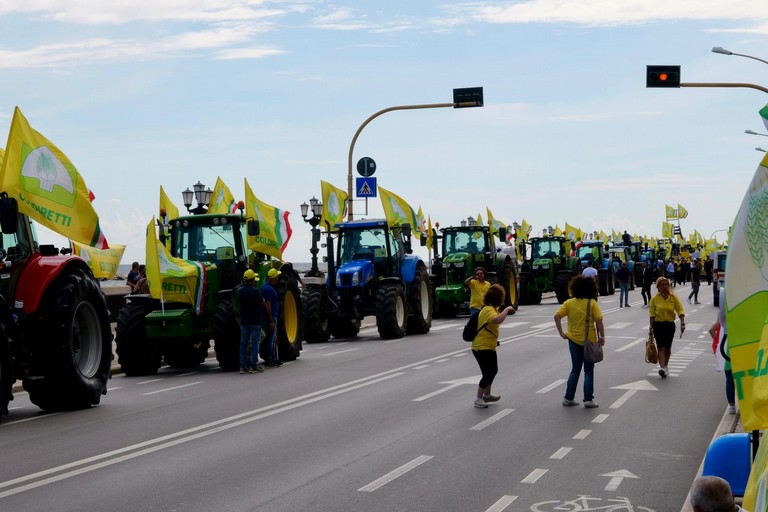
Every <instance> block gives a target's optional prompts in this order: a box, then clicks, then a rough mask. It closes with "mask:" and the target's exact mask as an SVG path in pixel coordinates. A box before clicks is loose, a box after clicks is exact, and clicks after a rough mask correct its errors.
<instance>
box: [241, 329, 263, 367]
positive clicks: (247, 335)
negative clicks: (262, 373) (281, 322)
mask: <svg viewBox="0 0 768 512" xmlns="http://www.w3.org/2000/svg"><path fill="white" fill-rule="evenodd" d="M260 339H261V325H242V326H240V368H256V364H257V363H258V362H259V340H260ZM248 343H252V346H251V364H250V365H248V361H246V355H247V353H248Z"/></svg>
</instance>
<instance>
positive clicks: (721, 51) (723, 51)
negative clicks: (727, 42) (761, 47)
mask: <svg viewBox="0 0 768 512" xmlns="http://www.w3.org/2000/svg"><path fill="white" fill-rule="evenodd" d="M712 53H719V54H721V55H736V56H738V57H746V58H748V59H753V60H759V61H760V62H762V63H763V64H768V61H766V60H763V59H758V58H757V57H753V56H751V55H744V54H743V53H734V52H732V51H730V50H726V49H725V48H723V47H722V46H715V47H714V48H712Z"/></svg>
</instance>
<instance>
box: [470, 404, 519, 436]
mask: <svg viewBox="0 0 768 512" xmlns="http://www.w3.org/2000/svg"><path fill="white" fill-rule="evenodd" d="M513 411H514V409H504V410H502V411H501V412H498V413H496V414H494V415H493V416H491V417H490V418H488V419H487V420H485V421H481V422H480V423H478V424H477V425H475V426H474V427H471V428H470V429H469V430H475V431H478V430H483V429H484V428H485V427H487V426H489V425H493V424H494V423H496V422H497V421H499V420H500V419H502V418H503V417H505V416H507V415H509V414H510V413H512V412H513Z"/></svg>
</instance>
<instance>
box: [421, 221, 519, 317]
mask: <svg viewBox="0 0 768 512" xmlns="http://www.w3.org/2000/svg"><path fill="white" fill-rule="evenodd" d="M440 231H441V236H440V238H441V239H442V260H441V261H442V271H441V273H440V274H439V276H437V280H436V281H435V284H436V285H437V286H436V287H435V311H436V312H437V314H438V315H440V316H447V317H454V316H456V315H457V314H458V313H468V312H469V299H470V291H469V288H467V287H466V286H465V285H464V281H465V280H466V279H467V278H468V277H471V276H472V275H473V274H474V273H475V268H477V267H484V268H485V270H486V279H487V280H488V281H490V282H491V283H499V284H501V285H502V286H503V287H504V291H505V292H506V293H505V298H504V305H505V306H510V305H511V306H514V307H515V308H516V307H517V305H518V302H519V296H520V293H519V292H520V284H519V282H518V267H517V256H516V254H515V247H514V246H505V247H504V249H497V248H496V247H495V246H494V245H493V244H491V231H490V228H489V227H488V226H477V225H475V226H450V227H447V228H443V229H441V230H440ZM504 238H506V230H505V229H503V228H502V229H500V230H499V239H501V240H503V239H504Z"/></svg>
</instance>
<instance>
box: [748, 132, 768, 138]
mask: <svg viewBox="0 0 768 512" xmlns="http://www.w3.org/2000/svg"><path fill="white" fill-rule="evenodd" d="M744 133H746V134H749V135H762V136H763V137H768V133H757V132H756V131H753V130H744Z"/></svg>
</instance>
